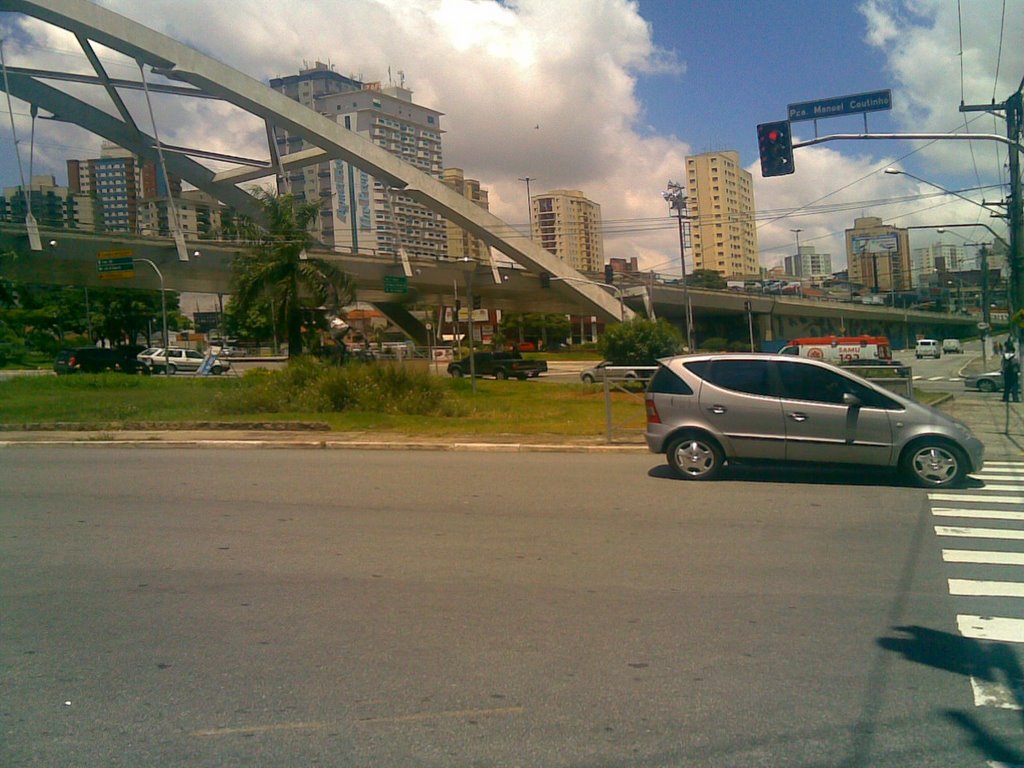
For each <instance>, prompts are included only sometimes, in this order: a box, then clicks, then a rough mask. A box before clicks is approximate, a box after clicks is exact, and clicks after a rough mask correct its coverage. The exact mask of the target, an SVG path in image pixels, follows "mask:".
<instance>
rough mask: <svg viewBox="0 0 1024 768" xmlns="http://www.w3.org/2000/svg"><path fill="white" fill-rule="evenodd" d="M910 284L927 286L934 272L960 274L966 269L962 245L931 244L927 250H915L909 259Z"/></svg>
mask: <svg viewBox="0 0 1024 768" xmlns="http://www.w3.org/2000/svg"><path fill="white" fill-rule="evenodd" d="M910 263H911V266H912V273H911V283H912V284H913V285H914V286H919V285H928V284H929V282H930V281H929V278H930V277H931V275H933V274H935V273H936V272H962V271H963V270H964V269H966V268H967V264H966V259H965V257H964V248H963V246H962V245H951V244H947V243H932V244H931V245H929V246H928V247H927V248H915V249H914V251H913V253H912V254H911V257H910Z"/></svg>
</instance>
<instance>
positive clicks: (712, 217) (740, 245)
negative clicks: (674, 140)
mask: <svg viewBox="0 0 1024 768" xmlns="http://www.w3.org/2000/svg"><path fill="white" fill-rule="evenodd" d="M686 193H687V209H688V213H689V216H690V234H691V238H692V242H693V265H694V269H711V270H714V271H715V272H718V273H719V274H721V275H723V276H725V277H730V276H732V275H756V274H759V273H760V270H761V264H760V257H759V254H758V248H757V228H756V227H755V226H754V213H755V208H754V182H753V178H752V177H751V175H750V174H749V173H747V172H746V171H745V170H743V168H742V167H740V155H739V153H738V152H735V151H732V150H729V151H726V152H705V153H704V154H701V155H693V156H690V157H687V158H686Z"/></svg>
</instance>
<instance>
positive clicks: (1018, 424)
mask: <svg viewBox="0 0 1024 768" xmlns="http://www.w3.org/2000/svg"><path fill="white" fill-rule="evenodd" d="M938 407H939V408H940V409H941V410H943V411H945V412H946V413H948V414H949V415H951V416H953V417H955V418H957V419H960V420H961V421H963V422H964V423H965V424H967V425H968V426H969V427H970V428H971V430H973V432H974V433H975V434H976V435H977V436H978V437H979V438H980V439H981V440H982V441H983V442H984V443H985V447H986V451H985V458H986V460H988V461H1015V460H1016V461H1024V404H1021V403H1011V404H1010V405H1009V407H1008V408H1007V406H1006V404H1004V403H1003V402H1002V400H1000V398H999V396H998V395H991V396H988V397H984V398H966V397H965V398H957V397H950V398H949V399H947V400H945V401H944V402H942V403H940V404H939V406H938ZM268 426H271V425H268ZM289 426H292V427H295V428H292V429H273V428H268V429H257V428H253V425H246V427H247V428H245V429H232V428H230V427H228V428H223V429H222V428H211V426H209V425H204V428H201V429H198V428H185V429H166V428H162V427H160V426H155V427H150V426H147V427H145V428H138V429H125V430H120V429H116V430H115V429H112V428H109V427H107V428H92V429H89V428H85V429H77V428H71V427H70V426H69V427H68V428H65V429H60V428H58V429H43V428H36V429H31V428H30V429H26V430H22V431H18V430H0V448H3V447H15V446H32V445H72V446H111V445H116V446H120V447H138V448H180V447H185V446H189V447H197V448H217V447H248V448H307V449H314V448H321V449H323V448H362V449H375V450H435V451H493V452H507V453H526V452H556V451H564V452H576V453H582V452H599V453H617V452H627V453H636V452H646V450H647V447H646V445H645V444H644V441H643V435H642V434H641V433H639V432H637V433H636V434H635V436H632V437H623V438H622V439H621V440H620V441H617V442H615V443H611V444H609V443H607V442H606V441H605V439H604V436H594V437H583V438H570V437H563V436H560V435H516V434H502V435H491V436H487V437H486V438H482V437H481V436H480V435H448V436H438V437H431V436H422V435H400V434H393V433H363V432H329V431H326V430H325V429H324V427H323V425H319V424H311V425H308V427H309V428H306V429H302V428H298V427H299V426H300V425H289Z"/></svg>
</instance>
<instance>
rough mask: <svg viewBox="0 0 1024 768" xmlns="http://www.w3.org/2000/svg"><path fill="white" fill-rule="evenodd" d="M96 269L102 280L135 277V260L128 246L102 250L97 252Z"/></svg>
mask: <svg viewBox="0 0 1024 768" xmlns="http://www.w3.org/2000/svg"><path fill="white" fill-rule="evenodd" d="M96 271H97V272H99V273H100V279H101V280H124V279H127V278H132V277H135V260H134V259H133V258H132V252H131V251H130V250H128V249H127V248H121V249H119V250H116V251H100V252H99V253H98V254H96Z"/></svg>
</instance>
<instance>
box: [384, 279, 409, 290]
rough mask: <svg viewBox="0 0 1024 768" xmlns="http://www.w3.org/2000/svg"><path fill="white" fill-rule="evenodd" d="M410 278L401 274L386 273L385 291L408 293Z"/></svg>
mask: <svg viewBox="0 0 1024 768" xmlns="http://www.w3.org/2000/svg"><path fill="white" fill-rule="evenodd" d="M408 292H409V279H408V278H406V277H403V276H401V275H384V293H408Z"/></svg>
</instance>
